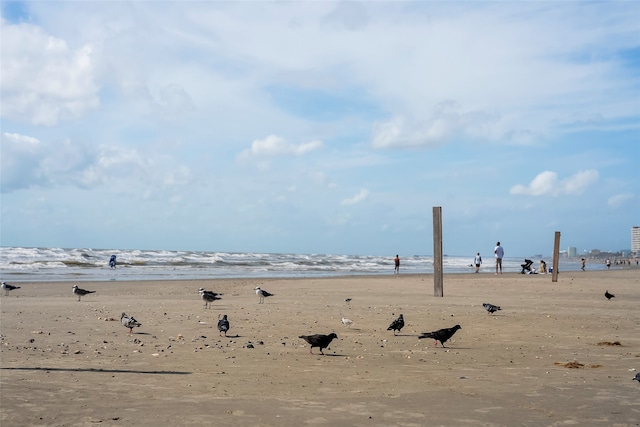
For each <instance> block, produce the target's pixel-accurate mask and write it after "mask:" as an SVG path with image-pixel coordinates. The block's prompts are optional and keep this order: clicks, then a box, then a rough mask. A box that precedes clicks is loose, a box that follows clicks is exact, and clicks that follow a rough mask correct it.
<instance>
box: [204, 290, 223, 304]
mask: <svg viewBox="0 0 640 427" xmlns="http://www.w3.org/2000/svg"><path fill="white" fill-rule="evenodd" d="M198 292H200V297H201V298H202V300H203V301H204V307H205V308H207V307H208V306H209V304H211V303H212V302H214V301H215V300H217V299H222V298H221V297H220V295H222V294H219V293H217V292H213V291H205V290H204V289H203V288H200V289H198Z"/></svg>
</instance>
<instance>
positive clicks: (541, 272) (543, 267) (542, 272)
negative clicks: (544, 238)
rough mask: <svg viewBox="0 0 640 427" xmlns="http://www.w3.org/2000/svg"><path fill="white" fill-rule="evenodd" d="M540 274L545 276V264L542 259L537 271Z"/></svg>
mask: <svg viewBox="0 0 640 427" xmlns="http://www.w3.org/2000/svg"><path fill="white" fill-rule="evenodd" d="M538 272H539V273H540V274H547V263H546V262H544V260H543V259H541V260H540V268H539V269H538Z"/></svg>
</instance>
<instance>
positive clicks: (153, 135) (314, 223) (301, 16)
mask: <svg viewBox="0 0 640 427" xmlns="http://www.w3.org/2000/svg"><path fill="white" fill-rule="evenodd" d="M0 5H1V8H0V13H1V17H0V20H1V29H0V36H1V42H0V43H1V58H0V67H1V69H0V90H1V93H0V97H1V98H0V101H1V108H0V118H1V130H0V131H1V145H0V148H1V152H0V155H1V193H0V197H1V199H0V215H1V216H0V220H1V223H0V244H1V245H2V246H21V247H64V248H96V249H166V250H195V251H223V252H269V253H315V254H324V253H328V254H354V255H384V254H389V255H390V256H394V255H395V254H401V255H402V256H411V255H429V254H433V247H434V245H433V234H434V232H433V230H434V224H433V208H434V207H441V208H442V222H443V226H442V233H443V251H444V253H445V254H448V255H452V256H453V255H469V256H473V255H474V254H475V253H476V252H481V254H483V255H485V256H492V252H493V248H494V246H495V243H496V241H501V242H502V246H504V248H505V256H507V257H510V256H514V257H516V256H517V257H520V256H522V257H524V256H531V255H533V254H543V255H547V254H551V253H552V252H553V245H554V235H555V232H556V231H560V233H561V243H560V246H561V249H562V250H566V249H567V248H568V247H569V246H573V247H576V248H577V250H578V252H579V253H583V252H584V251H590V250H592V249H599V250H601V251H618V250H623V249H630V247H631V227H632V226H638V225H640V2H631V1H624V2H623V1H620V2H607V1H589V2H479V1H478V2H426V1H420V2H404V1H388V2H384V1H376V2H373V1H369V2H355V1H349V2H332V1H322V2H268V1H264V2H235V1H234V2H224V1H219V2H213V1H198V2H196V1H187V2H171V1H134V2H127V1H118V2H113V1H104V2H101V1H91V2H77V1H72V2H59V1H35V2H31V1H25V2H15V1H1V2H0Z"/></svg>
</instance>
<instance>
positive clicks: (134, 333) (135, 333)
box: [131, 332, 151, 335]
mask: <svg viewBox="0 0 640 427" xmlns="http://www.w3.org/2000/svg"><path fill="white" fill-rule="evenodd" d="M131 335H151V334H150V333H149V332H132V333H131Z"/></svg>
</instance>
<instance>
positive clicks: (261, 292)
mask: <svg viewBox="0 0 640 427" xmlns="http://www.w3.org/2000/svg"><path fill="white" fill-rule="evenodd" d="M256 295H258V296H259V297H260V302H259V303H258V304H264V299H265V298H266V297H272V296H273V294H271V293H269V292H267V291H265V290H264V289H260V286H258V287H257V288H256Z"/></svg>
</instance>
